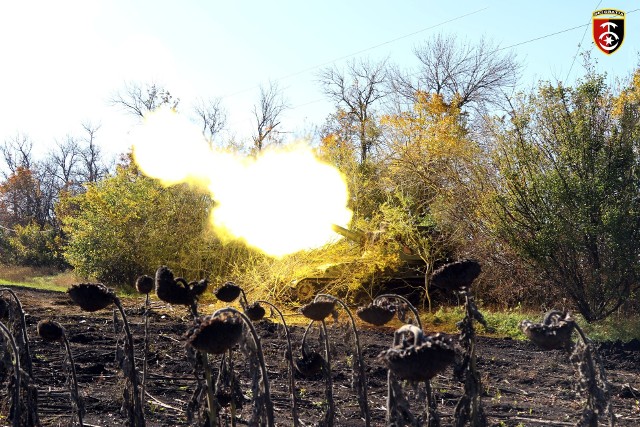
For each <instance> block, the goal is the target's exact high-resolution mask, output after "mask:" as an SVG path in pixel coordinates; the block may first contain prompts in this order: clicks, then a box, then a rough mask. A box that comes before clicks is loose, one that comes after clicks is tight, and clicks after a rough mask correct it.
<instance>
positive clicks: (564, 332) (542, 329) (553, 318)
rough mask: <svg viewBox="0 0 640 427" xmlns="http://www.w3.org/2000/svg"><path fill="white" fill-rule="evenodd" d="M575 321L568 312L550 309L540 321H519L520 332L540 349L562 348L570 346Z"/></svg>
mask: <svg viewBox="0 0 640 427" xmlns="http://www.w3.org/2000/svg"><path fill="white" fill-rule="evenodd" d="M574 327H575V321H574V320H573V318H572V317H571V315H570V314H569V313H563V312H559V311H552V312H549V313H547V314H546V315H545V318H544V321H543V322H542V323H533V322H531V321H530V320H523V321H522V322H520V329H521V330H522V333H523V334H525V335H526V336H527V338H529V340H531V342H533V343H534V344H535V345H537V346H538V347H540V349H542V350H563V349H568V348H570V347H571V343H572V341H571V335H572V333H573V329H574Z"/></svg>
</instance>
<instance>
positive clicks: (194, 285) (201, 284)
mask: <svg viewBox="0 0 640 427" xmlns="http://www.w3.org/2000/svg"><path fill="white" fill-rule="evenodd" d="M208 286H209V281H208V280H207V279H202V280H199V281H197V282H195V281H194V282H191V283H189V287H190V289H191V294H192V295H193V296H196V297H198V296H200V295H202V294H203V293H204V292H205V291H206V290H207V287H208Z"/></svg>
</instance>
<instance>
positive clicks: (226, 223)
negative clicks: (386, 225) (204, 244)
mask: <svg viewBox="0 0 640 427" xmlns="http://www.w3.org/2000/svg"><path fill="white" fill-rule="evenodd" d="M132 138H133V147H134V151H133V152H134V158H135V160H136V162H137V163H138V165H139V166H140V168H141V170H142V171H143V172H144V173H145V174H146V175H148V176H151V177H154V178H158V179H160V180H161V182H163V183H164V184H165V185H171V184H176V183H180V182H190V183H195V184H197V185H201V186H205V185H206V187H207V188H208V189H209V191H210V192H211V194H212V196H213V198H214V200H215V201H216V208H215V209H214V210H213V213H212V216H211V222H212V225H213V226H214V228H215V230H216V231H217V232H218V233H219V234H220V235H221V236H223V237H234V238H241V239H243V240H244V241H245V242H246V243H247V244H248V245H250V246H253V247H255V248H258V249H260V250H262V251H263V252H265V253H266V254H269V255H272V256H275V257H280V256H284V255H287V254H290V253H293V252H297V251H299V250H303V249H311V248H315V247H319V246H322V245H324V244H326V243H328V242H329V241H331V240H333V239H335V238H336V234H335V232H334V231H333V230H332V228H331V226H332V224H340V225H345V226H346V225H347V224H348V223H349V221H350V219H351V211H350V210H349V209H347V207H346V205H347V200H348V191H347V186H346V183H345V182H344V179H343V177H342V175H341V174H340V172H339V171H338V170H337V169H335V168H334V167H332V166H330V165H328V164H325V163H322V162H321V161H319V160H318V159H317V158H316V157H315V156H314V154H313V150H312V149H311V148H310V147H309V146H308V145H306V144H304V143H298V144H293V145H291V146H287V147H284V148H275V149H267V150H264V151H263V152H262V153H261V154H260V155H259V156H258V157H243V156H238V155H234V154H231V153H228V152H224V151H217V150H211V149H210V148H209V146H208V144H207V143H206V141H205V140H204V138H203V137H202V135H201V134H200V132H199V130H198V129H197V128H196V127H195V126H194V125H193V124H191V123H189V122H188V121H186V120H185V119H184V118H182V117H180V116H179V115H178V114H177V113H175V112H172V111H169V110H160V111H158V112H156V113H152V114H149V115H148V116H147V117H145V122H144V124H143V125H142V127H141V128H140V129H138V131H137V132H136V133H135V134H133V136H132Z"/></svg>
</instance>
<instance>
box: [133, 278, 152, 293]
mask: <svg viewBox="0 0 640 427" xmlns="http://www.w3.org/2000/svg"><path fill="white" fill-rule="evenodd" d="M153 286H154V283H153V277H151V276H147V275H146V274H145V275H143V276H140V277H138V279H136V289H137V290H138V292H140V293H141V294H148V293H149V292H151V291H152V290H153Z"/></svg>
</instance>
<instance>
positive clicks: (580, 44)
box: [565, 0, 602, 80]
mask: <svg viewBox="0 0 640 427" xmlns="http://www.w3.org/2000/svg"><path fill="white" fill-rule="evenodd" d="M601 4H602V0H600V1H599V2H598V4H597V6H596V7H594V8H593V10H597V9H598V8H599V7H600V5H601ZM587 25H589V22H587ZM588 30H589V27H586V28H585V29H584V33H582V39H580V43H578V49H576V54H575V55H573V61H571V66H570V67H569V71H568V72H567V78H566V79H565V80H569V75H571V70H573V64H575V63H576V58H577V57H578V53H580V47H581V46H582V42H583V41H584V36H586V35H587V31H588Z"/></svg>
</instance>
